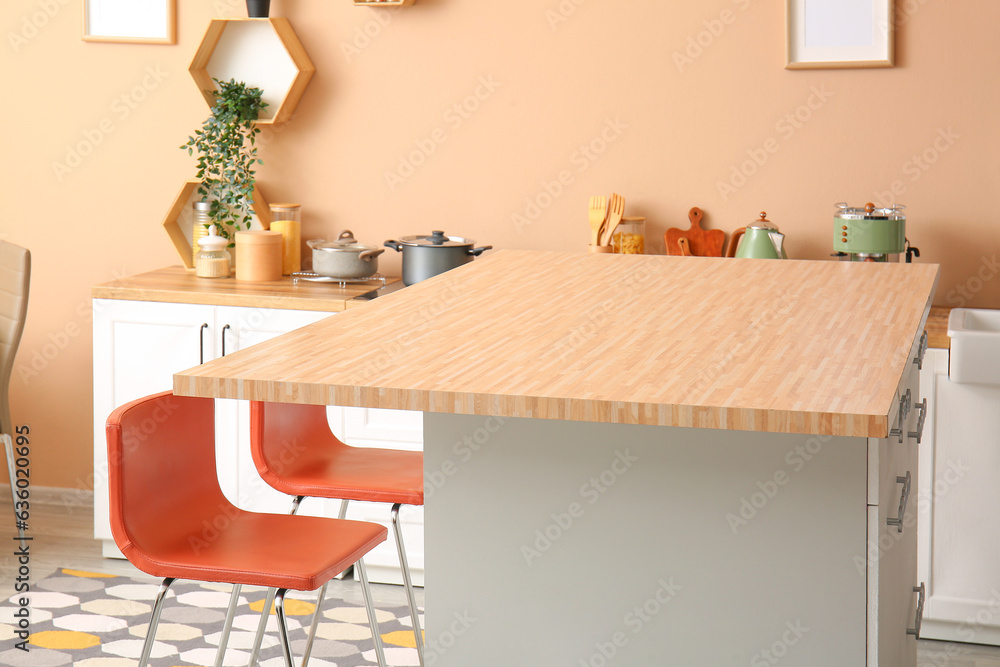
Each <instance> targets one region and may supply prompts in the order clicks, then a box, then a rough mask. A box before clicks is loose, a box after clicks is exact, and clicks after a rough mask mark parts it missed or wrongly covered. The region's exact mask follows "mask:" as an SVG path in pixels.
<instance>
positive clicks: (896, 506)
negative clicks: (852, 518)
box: [867, 365, 920, 667]
mask: <svg viewBox="0 0 1000 667" xmlns="http://www.w3.org/2000/svg"><path fill="white" fill-rule="evenodd" d="M918 395H919V371H918V369H917V367H916V366H915V365H914V366H912V367H910V368H908V369H907V373H906V376H905V378H904V380H903V382H902V383H901V386H900V392H899V396H898V399H899V400H898V402H897V408H896V410H895V411H894V413H893V415H891V417H892V424H893V426H894V429H895V432H894V434H893V435H891V436H890V437H889V438H882V439H874V438H872V439H870V440H869V507H868V554H867V564H868V582H869V583H868V586H869V587H868V596H869V598H868V665H869V667H873V666H875V665H882V666H883V667H886V666H895V665H901V666H905V667H913V666H914V665H916V659H917V645H916V637H915V636H914V635H913V634H912V633H911V632H908V630H913V629H914V628H915V615H916V605H917V596H916V594H915V593H914V591H913V589H914V586H915V585H916V578H917V567H916V549H917V499H918V492H917V489H918V484H919V475H918V470H917V443H916V440H917V438H916V430H917V428H918V422H919V413H920V410H918V409H916V408H914V407H913V406H914V404H915V403H916V402H918V401H916V397H917V396H918ZM911 434H913V435H911Z"/></svg>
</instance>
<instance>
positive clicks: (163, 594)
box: [139, 577, 177, 667]
mask: <svg viewBox="0 0 1000 667" xmlns="http://www.w3.org/2000/svg"><path fill="white" fill-rule="evenodd" d="M175 581H177V580H176V579H174V578H172V577H167V578H166V579H164V580H163V583H162V584H160V590H159V592H158V593H157V594H156V602H154V603H153V614H152V615H151V616H150V617H149V629H148V630H146V641H145V643H143V645H142V656H141V657H140V658H139V667H146V665H148V664H149V654H150V653H152V652H153V641H154V640H155V639H156V626H157V625H159V624H160V612H161V611H162V610H163V601H164V600H166V599H167V589H168V588H170V584H172V583H174V582H175Z"/></svg>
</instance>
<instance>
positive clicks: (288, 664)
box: [274, 588, 295, 667]
mask: <svg viewBox="0 0 1000 667" xmlns="http://www.w3.org/2000/svg"><path fill="white" fill-rule="evenodd" d="M285 590H286V589H284V588H282V589H281V590H279V591H277V593H276V594H275V596H274V611H275V613H276V614H277V615H278V639H280V640H281V652H282V654H283V655H284V656H285V667H295V663H294V662H292V648H291V646H290V645H289V642H288V626H287V625H285Z"/></svg>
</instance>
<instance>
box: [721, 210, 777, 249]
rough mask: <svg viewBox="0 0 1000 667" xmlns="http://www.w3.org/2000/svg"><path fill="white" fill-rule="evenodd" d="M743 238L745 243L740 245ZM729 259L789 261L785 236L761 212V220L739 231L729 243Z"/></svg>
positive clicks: (765, 214) (734, 233)
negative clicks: (749, 258)
mask: <svg viewBox="0 0 1000 667" xmlns="http://www.w3.org/2000/svg"><path fill="white" fill-rule="evenodd" d="M741 237H742V239H743V242H742V243H740V238H741ZM726 256H727V257H755V258H758V259H788V255H787V254H785V235H784V234H782V233H781V232H779V231H778V228H777V227H775V226H774V225H773V224H771V221H770V220H768V219H767V213H765V212H761V214H760V219H759V220H754V221H753V222H752V223H750V224H749V225H747V226H746V227H743V228H741V229H737V230H736V231H735V232H733V237H732V239H730V241H729V248H728V250H727V252H726Z"/></svg>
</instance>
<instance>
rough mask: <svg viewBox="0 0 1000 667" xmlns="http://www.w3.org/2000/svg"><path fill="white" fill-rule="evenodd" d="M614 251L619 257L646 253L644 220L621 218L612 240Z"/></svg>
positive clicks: (640, 218) (639, 218)
mask: <svg viewBox="0 0 1000 667" xmlns="http://www.w3.org/2000/svg"><path fill="white" fill-rule="evenodd" d="M611 243H612V245H613V246H614V249H615V250H614V251H615V252H616V253H617V254H619V255H643V254H645V253H646V218H642V217H627V218H622V221H621V223H620V224H619V225H618V229H617V230H616V231H615V235H614V238H613V240H612V242H611Z"/></svg>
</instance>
